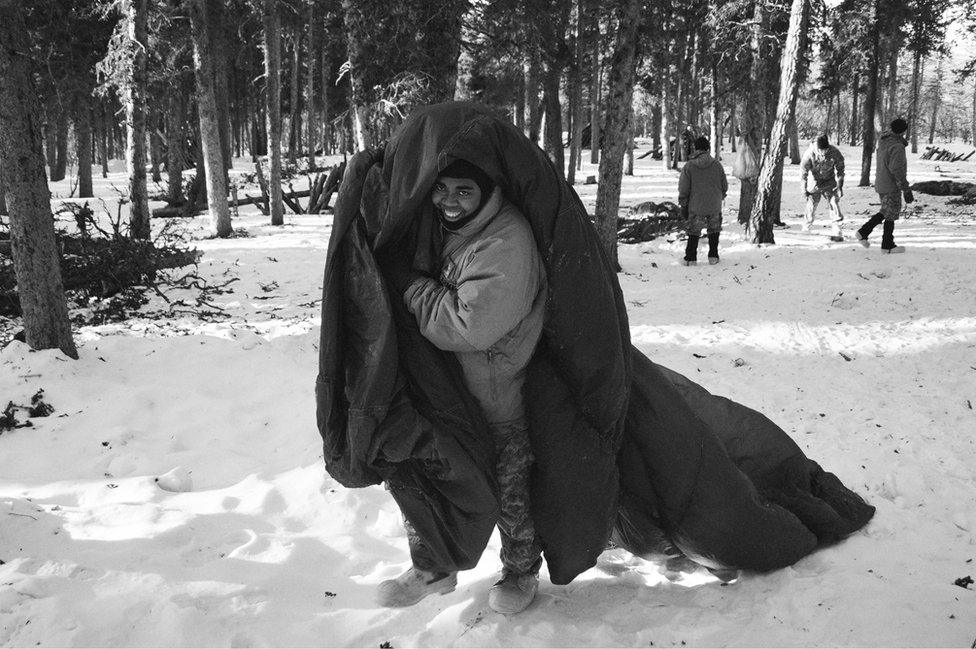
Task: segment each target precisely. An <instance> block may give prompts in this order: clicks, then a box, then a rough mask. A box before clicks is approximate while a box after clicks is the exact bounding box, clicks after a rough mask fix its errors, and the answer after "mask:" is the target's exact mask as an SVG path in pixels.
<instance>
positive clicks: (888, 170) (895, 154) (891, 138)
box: [874, 131, 910, 194]
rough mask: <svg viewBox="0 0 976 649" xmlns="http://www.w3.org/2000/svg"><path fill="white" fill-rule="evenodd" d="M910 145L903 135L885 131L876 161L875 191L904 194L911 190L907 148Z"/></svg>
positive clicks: (879, 143) (880, 141)
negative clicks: (906, 154) (908, 175)
mask: <svg viewBox="0 0 976 649" xmlns="http://www.w3.org/2000/svg"><path fill="white" fill-rule="evenodd" d="M906 146H908V143H907V142H905V138H903V137H902V136H901V135H897V134H895V133H892V132H891V131H885V132H884V133H883V134H882V135H881V139H880V140H879V141H878V153H877V156H876V160H875V172H874V191H876V192H878V193H879V194H890V193H892V192H903V191H906V190H908V189H910V186H909V184H908V177H907V173H908V161H907V159H906V157H905V147H906Z"/></svg>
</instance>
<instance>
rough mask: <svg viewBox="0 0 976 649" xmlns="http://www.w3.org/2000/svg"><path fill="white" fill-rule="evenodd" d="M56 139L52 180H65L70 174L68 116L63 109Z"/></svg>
mask: <svg viewBox="0 0 976 649" xmlns="http://www.w3.org/2000/svg"><path fill="white" fill-rule="evenodd" d="M54 138H55V139H54V169H53V170H51V180H52V181H57V180H64V177H65V176H66V175H67V174H68V115H67V113H66V111H65V110H63V109H61V108H59V109H58V118H57V124H56V130H55V132H54Z"/></svg>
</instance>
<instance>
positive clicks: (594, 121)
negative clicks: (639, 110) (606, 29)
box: [590, 15, 603, 164]
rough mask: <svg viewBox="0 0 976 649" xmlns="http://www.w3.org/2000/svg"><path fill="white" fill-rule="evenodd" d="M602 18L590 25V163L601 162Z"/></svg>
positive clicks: (596, 18) (596, 19)
mask: <svg viewBox="0 0 976 649" xmlns="http://www.w3.org/2000/svg"><path fill="white" fill-rule="evenodd" d="M602 86H603V84H602V83H600V19H599V17H598V16H597V15H594V16H593V17H592V18H591V25H590V164H597V163H598V162H600V105H601V103H602V102H601V101H600V94H601V92H600V90H601V88H602Z"/></svg>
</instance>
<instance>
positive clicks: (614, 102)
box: [596, 0, 641, 267]
mask: <svg viewBox="0 0 976 649" xmlns="http://www.w3.org/2000/svg"><path fill="white" fill-rule="evenodd" d="M640 9H641V3H640V0H625V1H624V2H623V3H622V4H621V5H620V6H619V8H618V10H617V20H616V23H617V25H616V27H617V39H616V43H615V45H614V50H613V55H612V58H611V62H610V78H609V94H608V96H607V114H606V129H605V130H604V133H603V145H602V147H601V148H600V177H599V185H598V187H597V194H596V230H597V235H598V236H599V237H600V243H601V244H602V245H603V249H604V250H605V251H606V253H607V255H608V257H609V259H610V260H611V261H612V263H613V264H614V266H615V267H616V266H618V264H617V218H618V212H619V208H620V183H621V179H622V176H623V164H624V153H625V151H626V148H627V133H628V130H629V128H630V121H631V119H633V114H632V113H633V111H632V104H633V96H634V83H635V80H636V68H637V30H638V26H639V25H640V21H641V15H640Z"/></svg>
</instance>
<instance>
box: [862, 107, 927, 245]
mask: <svg viewBox="0 0 976 649" xmlns="http://www.w3.org/2000/svg"><path fill="white" fill-rule="evenodd" d="M907 130H908V122H906V121H905V120H903V119H902V118H900V117H899V118H898V119H896V120H894V121H893V122H891V129H890V130H888V131H885V132H884V133H883V134H882V135H881V140H880V141H879V142H878V155H877V159H876V161H875V172H874V191H876V192H878V196H879V197H880V198H881V211H880V212H878V213H877V214H875V215H874V216H872V217H871V218H870V219H868V220H867V221H866V222H865V223H864V225H862V226H861V228H860V229H859V230H858V231H857V240H858V241H859V242H860V244H861V245H862V246H864V247H865V248H867V247H868V246H870V245H871V244H870V243H869V242H868V237H869V236H870V235H871V231H872V230H874V228H875V227H876V226H877V225H878V224H879V223H881V222H882V221H884V229H883V231H882V234H881V252H884V253H889V254H890V253H896V252H905V248H904V247H903V246H896V245H895V221H897V220H898V217H899V216H900V215H901V199H902V196H904V197H905V202H906V203H911V202H912V201H914V200H915V196H914V195H913V194H912V189H911V187H910V186H909V185H908V178H907V177H906V173H907V171H908V161H907V160H906V159H905V147H906V146H908V142H906V141H905V138H904V136H903V133H904V132H905V131H907Z"/></svg>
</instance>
